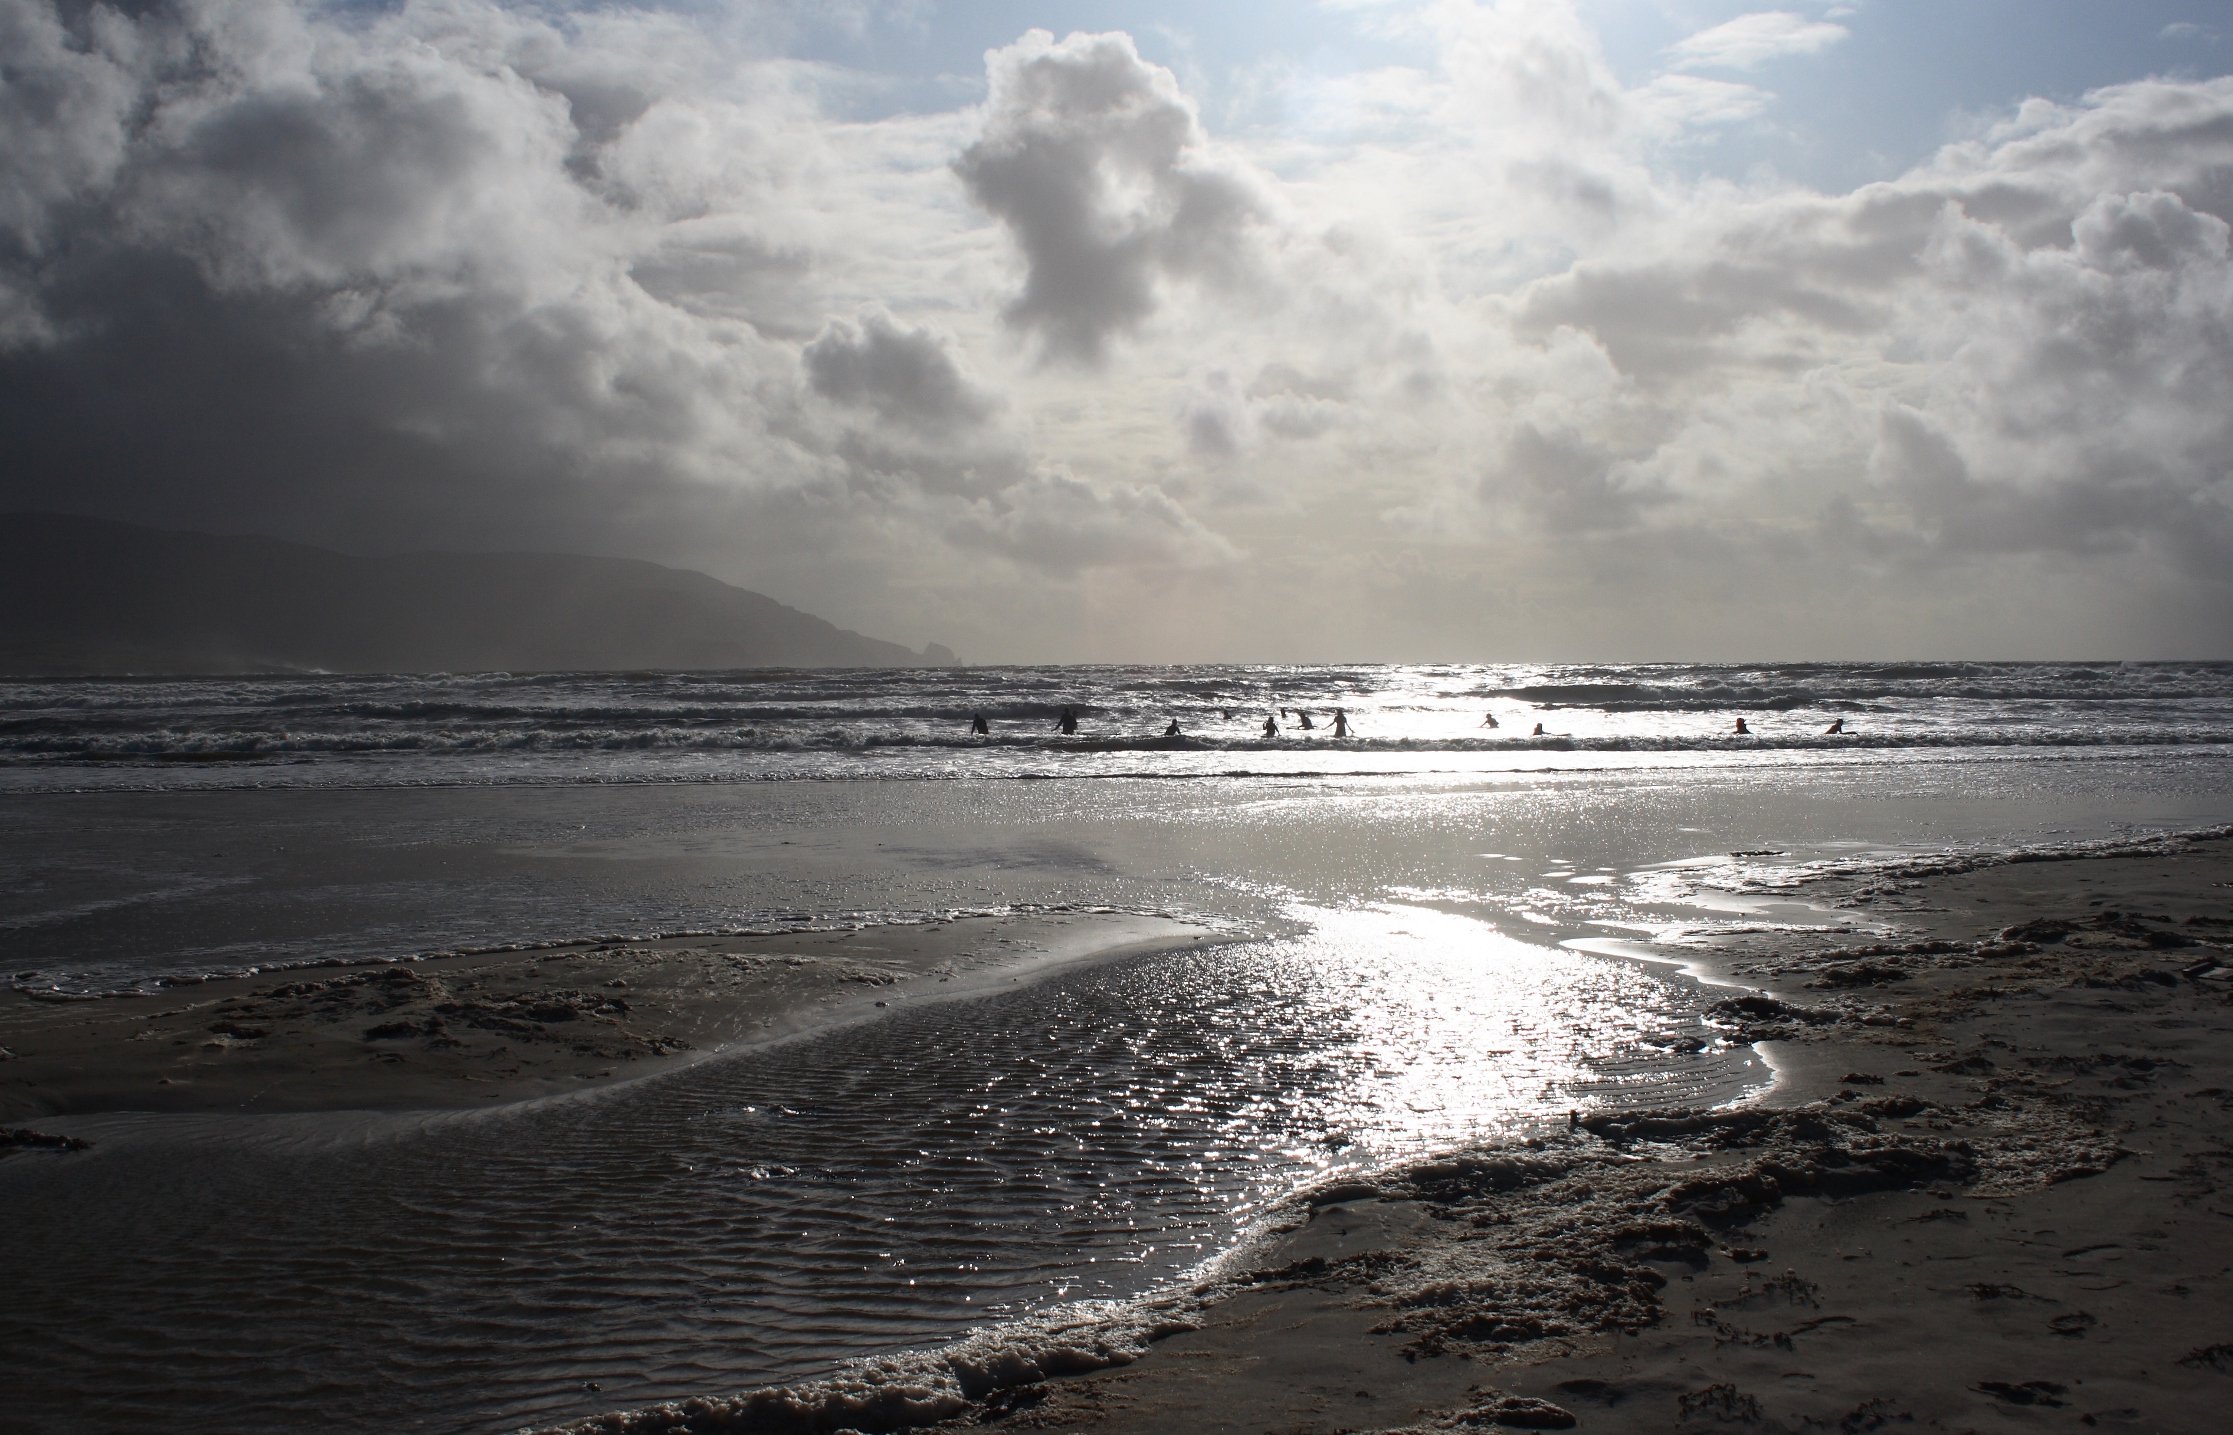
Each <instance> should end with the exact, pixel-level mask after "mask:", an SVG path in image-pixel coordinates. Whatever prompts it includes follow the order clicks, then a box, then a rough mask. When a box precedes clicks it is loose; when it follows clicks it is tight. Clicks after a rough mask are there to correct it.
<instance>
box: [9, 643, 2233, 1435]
mask: <svg viewBox="0 0 2233 1435" xmlns="http://www.w3.org/2000/svg"><path fill="white" fill-rule="evenodd" d="M2229 697H2233V669H2229V668H2227V667H2225V666H2221V665H2134V666H2119V665H2083V664H2062V665H1912V666H1906V667H1898V668H1892V667H1885V666H1881V665H1878V666H1850V665H1848V666H1835V665H1809V666H1803V667H1799V666H1794V667H1780V668H1749V669H1734V668H1671V667H1657V668H1574V667H1564V668H1548V667H1535V668H1464V667H1432V668H1362V667H1359V668H1315V669H1296V668H1279V669H1262V668H1190V669H1064V668H1032V669H957V670H949V671H935V672H923V673H870V672H853V673H750V674H728V675H712V676H709V675H668V674H645V675H619V676H615V675H591V676H579V675H577V676H562V677H533V678H514V677H488V676H476V677H459V678H433V679H425V678H409V679H403V678H398V679H377V678H375V679H357V678H350V679H335V678H281V679H260V678H259V679H244V680H225V681H182V682H119V681H104V682H85V683H67V684H16V685H11V686H7V687H4V688H0V815H4V816H5V819H6V822H5V829H4V831H0V855H4V858H5V861H6V862H7V864H8V870H10V871H11V872H12V873H14V874H16V876H15V879H14V880H12V881H11V882H10V883H9V884H7V886H6V888H5V890H0V952H4V953H5V959H4V960H5V969H6V971H7V973H8V974H9V976H10V979H11V980H13V981H14V982H15V983H16V984H17V985H19V986H23V987H28V988H34V989H41V990H47V991H55V990H59V991H61V992H65V993H67V992H90V991H97V990H113V989H118V988H126V987H137V986H145V985H147V984H149V983H152V982H155V981H159V980H164V979H169V980H179V979H184V978H189V977H192V976H195V975H199V974H205V973H217V972H238V971H246V970H268V969H273V968H280V967H285V966H288V965H291V964H295V963H301V962H315V961H324V960H330V959H333V958H335V957H337V956H339V957H367V958H373V957H392V956H398V955H408V954H410V953H413V952H419V951H427V950H451V949H456V948H459V947H467V946H477V945H501V944H505V943H513V942H537V941H555V940H565V939H567V938H571V937H580V936H585V935H604V934H612V933H636V934H646V933H651V932H682V931H720V930H735V929H754V930H767V929H770V928H779V927H782V926H786V925H790V926H817V925H820V926H828V925H845V924H852V923H878V922H905V921H920V920H926V919H937V918H940V917H943V916H947V915H951V914H955V913H966V912H998V911H1013V910H1019V909H1022V910H1030V909H1051V908H1058V907H1064V906H1068V907H1093V906H1100V907H1114V908H1120V909H1124V910H1132V911H1159V912H1171V913H1180V914H1186V915H1190V916H1195V917H1198V918H1201V919H1204V920H1206V921H1209V922H1212V923H1214V924H1216V925H1217V926H1218V927H1219V929H1220V930H1221V931H1223V932H1224V933H1225V934H1226V938H1227V939H1226V940H1221V941H1216V942H1211V943H1208V944H1206V945H1204V946H1202V947H1198V948H1191V949H1189V950H1184V951H1179V952H1173V953H1168V954H1163V955H1153V956H1146V957H1134V958H1127V959H1124V960H1121V961H1116V962H1110V963H1105V964H1103V965H1101V966H1098V967H1089V968H1085V969H1080V970H1073V971H1069V972H1066V973H1064V974H1062V975H1061V976H1059V977H1056V978H1054V979H1051V980H1049V981H1046V982H1043V983H1039V984H1036V985H1031V986H1026V987H1020V988H1019V989H1018V990H1017V991H1015V992H1012V993H1007V994H1002V995H999V996H994V997H987V998H978V999H974V1000H970V1001H959V1002H953V1003H948V1004H944V1005H929V1006H921V1007H916V1008H912V1009H902V1010H895V1011H894V1012H893V1013H892V1014H891V1015H889V1016H888V1017H887V1018H885V1019H883V1020H879V1021H877V1022H874V1023H871V1024H869V1025H866V1026H861V1027H854V1028H849V1029H847V1030H844V1031H841V1032H831V1033H826V1034H823V1035H820V1036H814V1035H809V1036H808V1037H805V1038H803V1039H800V1040H796V1041H793V1042H791V1043H789V1044H787V1045H785V1046H783V1047H781V1048H778V1049H774V1050H761V1051H751V1050H747V1051H742V1052H738V1053H735V1054H733V1055H729V1056H724V1057H723V1058H720V1059H717V1060H713V1061H709V1062H705V1063H701V1064H699V1065H697V1066H693V1067H690V1068H686V1069H684V1070H681V1071H677V1072H674V1073H672V1074H670V1075H667V1076H664V1077H661V1078H657V1079H654V1080H649V1081H643V1082H638V1083H634V1084H631V1085H628V1086H624V1087H621V1088H616V1089H613V1090H610V1091H607V1092H603V1093H597V1094H593V1095H585V1096H580V1097H573V1098H566V1099H554V1100H547V1101H541V1102H534V1103H527V1104H523V1105H516V1106H512V1107H508V1108H505V1109H503V1110H499V1111H489V1112H469V1113H448V1114H425V1113H416V1114H414V1113H385V1114H371V1113H345V1114H336V1115H327V1116H255V1117H249V1116H231V1117H227V1116H204V1117H177V1116H168V1117H160V1116H152V1115H139V1116H134V1115H130V1114H122V1115H114V1116H107V1117H100V1118H84V1119H78V1120H74V1121H65V1122H55V1123H50V1124H52V1125H54V1126H56V1127H58V1128H60V1129H66V1130H70V1131H73V1132H79V1133H81V1134H86V1135H90V1136H94V1137H95V1138H96V1139H97V1140H98V1141H99V1144H98V1145H97V1146H96V1147H95V1148H94V1149H93V1150H91V1151H88V1152H83V1153H78V1154H76V1155H74V1156H71V1157H69V1158H68V1159H66V1160H65V1159H49V1158H44V1157H40V1158H36V1159H34V1158H31V1157H15V1158H10V1159H8V1160H6V1161H0V1208H4V1209H5V1211H6V1214H7V1217H8V1220H9V1224H10V1229H11V1232H12V1233H13V1234H14V1236H15V1239H14V1240H12V1241H11V1242H10V1243H8V1245H7V1246H6V1247H5V1248H4V1249H0V1285H4V1286H5V1287H6V1288H7V1289H8V1290H9V1291H11V1293H12V1296H11V1301H10V1302H9V1304H8V1308H7V1310H6V1311H5V1312H0V1349H7V1350H8V1351H10V1357H9V1364H10V1375H11V1381H12V1393H11V1399H12V1400H13V1401H15V1402H16V1404H17V1406H18V1408H19V1409H21V1410H23V1411H25V1412H28V1414H27V1417H26V1418H29V1419H30V1420H31V1423H32V1424H33V1425H34V1426H35V1427H40V1428H45V1427H52V1428H62V1429H67V1428H88V1429H90V1428H116V1427H123V1426H130V1425H133V1424H159V1425H161V1426H163V1427H164V1428H167V1429H178V1430H211V1431H217V1430H252V1429H279V1428H288V1427H293V1426H298V1425H301V1424H305V1423H317V1424H319V1425H322V1426H328V1427H339V1428H362V1429H373V1428H393V1427H398V1426H402V1427H411V1428H428V1429H443V1430H451V1429H466V1430H492V1431H493V1430H501V1429H508V1428H512V1427H515V1426H518V1425H521V1424H525V1423H531V1422H537V1421H547V1420H555V1419H559V1418H565V1417H571V1416H576V1415H581V1414H586V1413H591V1412H594V1411H597V1410H603V1409H611V1408H616V1407H619V1406H623V1405H632V1404H641V1403H645V1402H648V1401H651V1400H657V1399H667V1398H675V1397H679V1396H686V1395H692V1394H717V1393H722V1392H725V1391H731V1390H735V1389H740V1388H744V1387H747V1386H751V1385H755V1384H761V1383H767V1382H772V1381H779V1380H792V1379H798V1378H802V1377H806V1376H811V1375H813V1374H815V1373H818V1372H820V1371H824V1370H827V1369H829V1368H830V1366H831V1364H832V1362H834V1361H838V1360H842V1359H844V1358H847V1357H850V1356H857V1355H862V1354H869V1353H875V1352H880V1351H889V1350H893V1349H899V1348H905V1347H908V1346H920V1345H925V1344H931V1343H935V1342H937V1341H939V1340H941V1339H947V1338H951V1337H953V1336H955V1335H958V1334H960V1333H962V1332H963V1331H966V1330H968V1329H971V1328H974V1327H977V1326H981V1325H991V1326H994V1327H997V1326H998V1325H999V1324H1000V1323H1001V1322H1004V1321H1014V1320H1019V1319H1024V1318H1028V1317H1031V1316H1034V1315H1039V1314H1043V1313H1045V1312H1047V1311H1049V1310H1053V1309H1057V1308H1060V1307H1063V1306H1065V1305H1067V1304H1069V1303H1071V1302H1076V1301H1080V1300H1122V1299H1125V1298H1128V1297H1132V1296H1136V1295H1138V1294H1140V1293H1142V1292H1145V1291H1150V1290H1153V1289H1155V1288H1157V1287H1158V1286H1161V1285H1165V1284H1168V1283H1170V1282H1172V1281H1174V1280H1179V1279H1182V1278H1183V1277H1184V1276H1185V1274H1186V1272H1188V1271H1189V1270H1191V1269H1194V1268H1196V1267H1198V1266H1199V1264H1200V1263H1201V1262H1203V1261H1204V1260H1206V1259H1209V1258H1212V1257H1214V1256H1216V1255H1217V1254H1218V1253H1220V1252H1222V1251H1227V1250H1230V1249H1232V1248H1233V1247H1234V1245H1235V1244H1236V1242H1238V1241H1240V1240H1242V1239H1244V1238H1245V1236H1246V1234H1247V1232H1248V1231H1249V1229H1250V1228H1251V1224H1252V1222H1254V1221H1255V1220H1256V1219H1257V1218H1258V1215H1259V1213H1261V1212H1262V1211H1263V1209H1264V1208H1265V1206H1266V1205H1267V1204H1269V1203H1271V1202H1274V1201H1276V1200H1277V1199H1279V1198H1280V1197H1281V1196H1282V1195H1284V1194H1286V1193H1287V1192H1290V1191H1292V1190H1294V1189H1296V1187H1298V1186H1299V1185H1301V1184H1303V1183H1305V1182H1308V1181H1310V1180H1314V1179H1320V1178H1322V1177H1324V1176H1326V1175H1328V1174H1330V1173H1334V1172H1338V1171H1340V1170H1344V1169H1354V1168H1357V1167H1362V1166H1369V1165H1372V1164H1375V1163H1378V1162H1383V1161H1386V1160H1389V1159H1393V1158H1396V1157H1400V1156H1403V1155H1406V1154H1414V1153H1417V1152H1420V1151H1424V1150H1430V1149H1434V1148H1437V1147H1440V1146H1447V1145H1451V1144H1456V1143H1458V1142H1462V1141H1467V1140H1473V1139H1480V1138H1484V1137H1493V1136H1497V1135H1500V1134H1523V1133H1524V1132H1525V1131H1527V1130H1529V1129H1532V1128H1533V1127H1534V1126H1536V1125H1539V1124H1540V1123H1542V1122H1545V1121H1563V1118H1564V1113H1565V1112H1567V1111H1568V1110H1570V1109H1574V1108H1576V1107H1594V1106H1603V1105H1630V1106H1636V1105H1651V1104H1668V1103H1677V1104H1712V1103H1715V1102H1721V1101H1728V1100H1738V1099H1743V1098H1744V1097H1745V1096H1746V1095H1747V1094H1749V1093H1751V1092H1754V1091H1757V1090H1758V1089H1760V1087H1761V1085H1762V1084H1763V1083H1764V1082H1765V1081H1766V1080H1767V1077H1768V1073H1767V1071H1766V1069H1765V1067H1764V1066H1763V1065H1762V1064H1761V1063H1760V1061H1759V1059H1758V1058H1757V1057H1756V1056H1755V1055H1754V1054H1753V1053H1752V1052H1751V1051H1750V1050H1749V1049H1747V1048H1745V1047H1743V1046H1741V1045H1736V1044H1733V1043H1731V1042H1730V1041H1729V1040H1728V1038H1727V1036H1726V1034H1725V1033H1724V1032H1722V1031H1721V1030H1720V1029H1719V1028H1718V1027H1717V1026H1715V1025H1714V1024H1713V1023H1712V1022H1711V1021H1709V1020H1707V1019H1706V1010H1705V1009H1706V1007H1707V1006H1708V1005H1709V1004H1710V1002H1711V1001H1712V1000H1713V999H1714V998H1715V995H1716V994H1715V993H1713V992H1711V991H1708V990H1702V989H1700V988H1699V987H1697V986H1696V985H1695V984H1694V983H1691V982H1690V981H1688V980H1687V979H1686V978H1684V977H1683V976H1682V975H1681V974H1680V973H1679V972H1676V971H1674V970H1672V969H1670V968H1667V967H1663V966H1657V965H1651V964H1645V963H1638V962H1630V961H1623V960H1618V959H1614V958H1610V957H1605V956H1600V955H1596V954H1595V953H1594V952H1593V951H1592V950H1591V948H1596V947H1600V946H1601V945H1602V943H1603V939H1604V938H1605V937H1607V936H1635V935H1644V934H1648V933H1649V932H1651V931H1653V930H1656V929H1658V928H1660V927H1662V926H1664V925H1665V924H1667V923H1668V922H1670V921H1676V920H1682V921H1698V920H1713V917H1712V915H1711V914H1710V913H1708V912H1706V911H1705V910H1704V909H1702V908H1699V907H1697V906H1695V905H1691V903H1692V901H1693V899H1694V898H1696V897H1698V896H1699V895H1700V894H1701V893H1710V892H1711V891H1713V890H1714V889H1721V890H1722V891H1724V892H1725V893H1726V892H1727V891H1728V890H1730V889H1742V888H1744V887H1745V886H1746V885H1747V884H1748V882H1749V881H1750V880H1752V879H1753V878H1755V877H1757V876H1758V875H1759V873H1760V872H1762V871H1763V870H1767V871H1776V872H1787V871H1789V870H1791V869H1793V868H1797V867H1802V866H1803V865H1804V864H1806V863H1809V862H1819V861H1835V862H1839V863H1842V864H1847V865H1850V864H1853V863H1856V862H1859V863H1864V864H1865V863H1867V862H1871V861H1896V860H1898V859H1900V858H1901V857H1902V856H1904V855H1909V854H1914V853H1918V852H1929V851H1943V850H1949V849H1953V850H1976V851H1987V852H1989V851H1994V850H2007V849H2012V848H2021V847H2033V846H2053V845H2058V844H2068V843H2076V842H2084V841H2096V840H2102V839H2117V838H2129V837H2132V836H2136V835H2140V834H2145V833H2147V832H2152V831H2169V830H2181V829H2191V828H2197V827H2207V826H2211V825H2214V824H2219V823H2223V822H2225V821H2227V820H2228V818H2229V817H2233V762H2229V761H2228V758H2229V757H2233V702H2229ZM1063 707H1069V708H1071V709H1072V710H1073V712H1074V713H1075V714H1076V715H1077V716H1078V719H1079V731H1078V732H1077V733H1076V734H1075V735H1067V736H1066V735H1064V734H1062V733H1060V732H1059V731H1057V730H1056V729H1055V719H1056V716H1057V714H1059V712H1060V710H1061V709H1062V708H1063ZM1337 707H1338V708H1341V709H1343V710H1344V716H1345V719H1346V721H1347V723H1348V724H1349V727H1350V730H1351V732H1352V734H1353V736H1352V737H1350V738H1348V739H1346V740H1335V739H1332V738H1331V737H1330V732H1329V729H1330V719H1331V713H1332V710H1333V709H1334V708H1337ZM1282 708H1284V709H1285V710H1286V713H1285V715H1282V714H1281V713H1280V711H1279V710H1280V709H1282ZM1298 710H1300V711H1305V712H1308V713H1309V714H1310V715H1311V718H1312V722H1313V726H1312V728H1311V729H1309V730H1307V731H1306V730H1303V729H1301V728H1300V726H1299V722H1298V721H1297V720H1296V718H1295V716H1294V714H1295V713H1296V712H1297V711H1298ZM1228 713H1230V714H1231V715H1230V716H1227V714H1228ZM973 714H982V715H984V716H985V717H986V718H987V719H988V721H989V722H990V725H991V726H992V727H993V732H992V734H991V735H990V737H989V738H972V737H971V736H970V735H969V733H968V732H967V723H968V720H969V718H970V717H971V716H972V715H973ZM1266 716H1272V717H1273V719H1274V721H1275V724H1276V726H1277V728H1278V729H1279V731H1278V733H1277V735H1276V736H1273V737H1266V736H1265V735H1264V734H1263V732H1262V725H1263V721H1264V719H1265V717H1266ZM1738 716H1744V717H1746V719H1747V726H1748V727H1749V728H1750V729H1751V730H1752V731H1751V733H1750V734H1749V735H1748V736H1745V737H1738V736H1736V735H1735V733H1734V721H1735V718H1736V717H1738ZM1489 717H1494V718H1495V719H1496V721H1497V726H1495V727H1493V728H1492V727H1488V726H1487V725H1486V723H1485V721H1484V720H1485V719H1486V718H1489ZM1837 717H1843V718H1845V726H1846V728H1847V731H1846V732H1845V733H1843V734H1827V735H1826V734H1824V733H1822V731H1821V729H1822V728H1823V727H1826V726H1828V725H1829V723H1830V722H1831V721H1832V720H1833V719H1835V718H1837ZM1173 719H1176V720H1177V721H1178V722H1179V724H1180V727H1181V736H1180V737H1179V738H1175V739H1164V738H1161V737H1159V736H1158V734H1160V733H1162V732H1163V730H1164V729H1165V727H1166V726H1167V725H1168V723H1169V722H1170V721H1172V720H1173ZM1538 724H1540V725H1541V726H1542V727H1543V728H1544V729H1545V731H1544V733H1543V734H1542V735H1540V736H1538V735H1536V734H1535V732H1534V729H1535V727H1536V726H1537V725H1538ZM1734 853H1743V854H1748V855H1746V856H1743V857H1736V856H1732V855H1731V854H1734ZM1720 905H1722V906H1727V905H1728V899H1726V898H1725V899H1723V900H1722V901H1721V902H1720ZM1740 915H1741V914H1740ZM591 1385H594V1386H595V1387H596V1388H595V1389H591V1388H590V1386H591Z"/></svg>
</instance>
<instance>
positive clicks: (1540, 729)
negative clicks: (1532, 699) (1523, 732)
mask: <svg viewBox="0 0 2233 1435" xmlns="http://www.w3.org/2000/svg"><path fill="white" fill-rule="evenodd" d="M1542 735H1543V724H1541V723H1537V724H1536V725H1535V731H1534V732H1531V733H1529V734H1528V736H1529V737H1541V736H1542Z"/></svg>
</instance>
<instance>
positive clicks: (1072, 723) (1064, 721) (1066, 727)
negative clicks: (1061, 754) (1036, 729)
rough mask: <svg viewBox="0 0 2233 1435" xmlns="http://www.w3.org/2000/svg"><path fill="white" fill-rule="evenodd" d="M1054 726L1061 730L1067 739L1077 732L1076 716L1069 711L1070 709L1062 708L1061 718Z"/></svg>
mask: <svg viewBox="0 0 2233 1435" xmlns="http://www.w3.org/2000/svg"><path fill="white" fill-rule="evenodd" d="M1055 726H1056V727H1058V728H1060V729H1062V735H1063V736H1064V737H1069V736H1071V735H1072V734H1073V733H1075V732H1077V730H1078V715H1077V714H1076V713H1074V712H1072V711H1070V709H1068V708H1064V709H1063V710H1062V718H1061V720H1060V721H1059V722H1057V723H1056V724H1055Z"/></svg>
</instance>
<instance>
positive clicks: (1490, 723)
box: [1481, 713, 1496, 727]
mask: <svg viewBox="0 0 2233 1435" xmlns="http://www.w3.org/2000/svg"><path fill="white" fill-rule="evenodd" d="M1481 726H1483V727H1495V726H1496V714H1495V713H1490V714H1489V715H1488V716H1487V717H1484V718H1482V719H1481Z"/></svg>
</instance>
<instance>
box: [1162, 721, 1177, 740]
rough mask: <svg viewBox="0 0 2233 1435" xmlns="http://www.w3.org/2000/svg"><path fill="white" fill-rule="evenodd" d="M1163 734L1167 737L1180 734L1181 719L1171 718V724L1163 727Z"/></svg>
mask: <svg viewBox="0 0 2233 1435" xmlns="http://www.w3.org/2000/svg"><path fill="white" fill-rule="evenodd" d="M1163 735H1164V736H1165V737H1177V736H1178V735H1179V720H1178V719H1177V718H1172V719H1171V725H1170V726H1169V727H1167V728H1165V729H1163Z"/></svg>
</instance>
